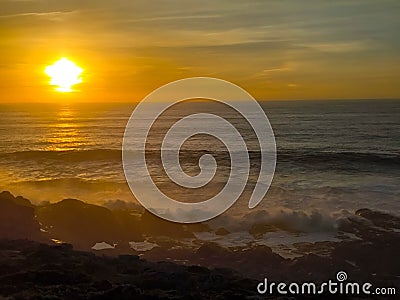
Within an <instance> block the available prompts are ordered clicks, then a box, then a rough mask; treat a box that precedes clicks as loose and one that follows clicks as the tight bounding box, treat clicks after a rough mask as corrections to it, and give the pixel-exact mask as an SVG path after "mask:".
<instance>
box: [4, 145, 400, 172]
mask: <svg viewBox="0 0 400 300" xmlns="http://www.w3.org/2000/svg"><path fill="white" fill-rule="evenodd" d="M167 151H168V150H167ZM204 153H211V154H213V155H214V156H215V158H216V159H217V160H218V161H219V163H222V164H225V162H227V163H229V161H230V160H229V155H228V153H227V152H226V151H223V150H217V151H209V150H198V149H197V150H182V151H181V159H183V160H184V161H189V162H190V161H193V162H196V161H197V160H198V159H199V158H200V156H201V155H202V154H204ZM248 153H249V156H250V159H252V160H254V161H255V162H256V164H257V160H258V161H259V158H260V152H259V151H248ZM147 157H148V158H150V159H151V158H154V157H160V150H150V151H148V153H147ZM277 158H278V159H277V162H278V166H279V165H283V166H285V164H287V163H289V164H294V165H304V166H313V167H316V166H321V167H330V168H333V169H358V168H360V167H363V168H364V167H368V168H370V167H374V166H382V167H385V168H391V169H398V167H399V166H400V153H362V152H322V151H313V150H286V149H280V150H278V152H277ZM0 161H5V162H10V161H23V162H24V163H25V162H27V161H39V162H41V161H46V162H47V163H49V162H52V161H53V162H66V163H83V162H97V161H102V162H112V163H118V162H121V161H122V151H121V150H117V149H91V150H68V151H36V150H34V151H19V152H11V153H3V154H0Z"/></svg>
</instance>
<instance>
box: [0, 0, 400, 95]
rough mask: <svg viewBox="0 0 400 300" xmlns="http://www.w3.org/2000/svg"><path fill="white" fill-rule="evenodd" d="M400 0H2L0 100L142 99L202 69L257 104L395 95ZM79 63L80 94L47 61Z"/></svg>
mask: <svg viewBox="0 0 400 300" xmlns="http://www.w3.org/2000/svg"><path fill="white" fill-rule="evenodd" d="M399 15H400V2H399V1H396V0H393V1H389V0H381V1H375V0H364V1H357V0H355V1H350V0H345V1H322V0H321V1H312V0H310V1H295V0H293V1H286V0H282V1H265V0H247V1H237V0H220V1H218V0H205V1H193V0H175V1H167V0H164V1H161V0H152V1H148V0H146V1H145V0H143V1H142V0H140V1H137V0H125V1H123V0H115V1H111V0H109V1H105V0H88V1H84V0H79V1H78V0H0V36H1V39H0V89H1V91H2V93H1V96H0V101H1V102H17V101H21V102H30V101H35V102H52V101H106V102H112V101H118V102H119V101H129V102H133V101H140V100H141V99H142V98H143V97H144V96H146V95H147V94H149V93H150V92H151V91H153V90H154V89H156V88H158V87H160V86H161V85H163V84H166V83H168V82H171V81H174V80H177V79H182V78H186V77H193V76H210V77H216V78H221V79H225V80H228V81H231V82H233V83H235V84H238V85H239V86H241V87H243V88H245V89H246V90H247V91H248V92H249V93H250V94H252V95H253V96H254V97H255V98H256V99H258V100H287V99H355V98H374V99H375V98H400V84H399V82H400V34H399V32H400V18H399ZM61 57H67V58H69V59H70V60H72V61H74V62H75V63H76V64H77V65H79V66H80V67H82V68H83V69H84V73H83V75H82V79H83V82H82V83H81V84H79V85H77V86H76V89H77V90H78V91H76V92H73V93H60V92H56V91H55V90H54V87H52V86H50V85H49V78H48V77H47V75H46V74H45V73H44V69H45V67H46V66H48V65H50V64H52V63H53V62H55V61H56V60H58V59H59V58H61Z"/></svg>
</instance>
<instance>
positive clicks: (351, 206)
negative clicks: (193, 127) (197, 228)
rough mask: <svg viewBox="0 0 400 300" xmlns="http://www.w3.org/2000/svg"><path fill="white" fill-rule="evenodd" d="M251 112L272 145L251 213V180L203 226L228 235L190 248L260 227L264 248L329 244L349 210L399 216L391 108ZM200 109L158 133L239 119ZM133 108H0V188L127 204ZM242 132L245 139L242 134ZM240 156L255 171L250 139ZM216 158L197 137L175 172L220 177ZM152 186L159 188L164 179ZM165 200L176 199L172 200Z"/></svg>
mask: <svg viewBox="0 0 400 300" xmlns="http://www.w3.org/2000/svg"><path fill="white" fill-rule="evenodd" d="M260 104H261V106H262V108H263V109H264V111H265V112H266V114H267V116H268V118H269V120H270V123H271V125H272V128H273V131H274V133H275V139H276V145H277V167H276V171H275V176H274V179H273V182H272V185H271V187H270V190H269V192H268V194H267V195H266V197H265V198H264V200H263V201H262V202H261V204H260V205H259V206H257V207H256V208H255V209H253V210H250V209H249V208H248V207H247V202H248V201H247V202H246V199H245V198H246V197H247V196H248V195H249V190H251V188H252V186H253V185H254V184H256V182H255V181H256V180H257V176H251V178H250V179H249V182H250V184H249V185H248V187H247V190H245V193H244V194H243V195H242V196H243V197H241V198H243V199H239V201H238V202H237V203H236V204H235V205H234V206H233V207H232V208H231V209H230V210H228V211H227V212H226V213H224V214H223V215H221V216H219V217H217V218H215V219H213V220H211V221H209V223H210V224H211V225H212V226H215V227H224V228H227V229H229V231H230V232H231V234H230V235H228V236H225V237H216V236H212V235H210V234H199V236H198V238H199V239H210V240H218V239H219V240H221V241H222V242H223V243H225V244H229V243H243V242H245V243H247V242H249V240H252V239H254V237H252V236H250V235H246V236H245V235H243V234H240V233H241V232H243V230H244V229H245V228H246V230H247V229H248V228H249V227H251V226H252V225H254V224H255V223H257V222H266V221H267V222H270V223H273V224H275V225H276V226H277V228H279V230H278V231H275V232H272V233H271V234H270V235H269V236H268V238H264V239H263V241H264V242H265V241H268V243H269V245H271V244H276V245H278V244H282V243H283V242H282V241H283V240H286V241H287V240H288V239H292V242H295V241H309V240H325V239H332V238H335V234H334V232H335V226H336V224H337V220H338V219H340V218H342V217H345V216H347V215H349V214H353V213H354V211H355V210H357V209H360V208H370V209H373V210H381V211H386V212H390V213H391V214H397V215H399V214H400V202H399V199H400V197H399V196H400V101H397V100H337V101H336V100H326V101H263V102H260ZM210 105H211V104H210V103H208V102H201V101H199V102H191V103H186V104H185V105H183V106H182V107H181V108H179V107H178V108H177V109H176V110H172V111H171V112H170V113H169V114H167V115H166V116H165V118H164V120H161V122H160V123H159V126H160V128H163V126H164V127H165V126H169V125H170V124H171V122H172V121H173V120H176V119H177V117H178V116H179V114H178V115H177V112H179V109H181V110H183V111H184V112H185V113H188V112H189V111H192V110H193V111H194V112H198V111H199V110H200V111H210V112H213V113H216V114H218V115H220V114H222V115H224V117H226V119H229V120H230V121H232V123H233V124H235V126H238V127H240V126H241V125H240V124H241V122H242V119H241V118H240V116H238V115H237V114H236V113H235V114H233V113H232V112H230V111H229V110H228V111H226V110H224V108H223V107H221V106H217V107H213V106H212V105H211V106H210ZM134 107H135V104H126V103H122V104H121V103H117V104H103V103H101V104H95V103H91V104H61V103H60V104H0V189H1V190H8V191H11V192H12V193H13V194H15V195H22V196H24V197H26V198H28V199H30V200H31V201H33V202H34V203H41V202H56V201H60V200H62V199H64V198H77V199H80V200H83V201H86V202H89V203H94V204H104V203H106V202H107V201H109V200H117V199H120V200H123V201H126V202H132V203H134V202H135V199H134V197H133V195H132V193H131V192H130V190H129V188H128V186H127V184H126V180H125V176H124V172H123V167H122V161H121V147H122V138H123V134H124V130H125V126H126V124H127V121H128V119H129V116H130V114H131V113H132V111H133V109H134ZM164 129H165V128H164ZM242 130H244V135H246V130H247V129H246V128H245V127H243V128H242ZM159 132H162V130H161V131H159ZM155 134H156V137H154V140H155V141H160V140H161V139H162V137H161V136H157V130H156V131H155ZM250 135H251V134H250V133H249V136H250ZM156 144H157V143H154V144H151V142H150V144H149V151H150V152H152V153H154V154H155V155H156V154H157V153H158V152H157V150H158V149H154V147H153V148H152V145H153V146H154V145H156ZM213 147H214V148H215V149H214V148H213ZM249 149H250V151H251V153H252V154H251V155H250V157H251V158H252V157H254V158H255V161H254V162H252V166H254V168H255V169H256V170H257V157H258V156H257V143H256V142H255V141H254V140H251V139H250V140H249ZM224 150H225V149H224V147H223V144H221V143H215V142H213V141H212V140H209V139H207V138H206V137H202V136H197V137H194V138H193V140H192V141H191V142H190V143H188V144H187V145H186V148H185V149H184V151H183V152H182V153H183V158H182V160H183V162H182V164H183V165H186V167H187V168H188V170H189V171H188V172H189V173H190V172H191V171H193V172H196V168H197V160H196V157H198V156H197V154H199V155H200V154H201V153H203V152H204V151H207V152H209V151H211V153H212V151H215V155H216V157H217V158H218V157H220V158H221V159H220V160H218V159H217V162H218V161H220V162H222V165H223V166H222V169H221V170H222V171H224V166H225V171H226V170H228V169H229V165H226V164H225V163H226V162H229V159H227V156H226V153H225V152H226V151H225V152H224ZM196 153H197V154H196ZM185 154H186V156H185ZM194 154H196V155H194ZM228 158H229V156H228ZM193 159H194V160H195V161H193ZM224 164H225V165H224ZM148 167H149V169H152V170H155V172H157V170H159V169H160V165H159V164H157V160H155V161H153V160H150V161H149V165H148ZM222 173H224V172H222ZM225 173H226V172H225ZM140 175H141V174H138V176H140ZM225 175H226V174H225ZM225 175H221V176H219V177H217V178H216V182H215V187H219V186H221V185H223V180H224V179H226V176H225ZM158 180H159V183H160V184H165V181H168V178H158ZM246 191H247V192H246ZM172 193H173V191H172ZM189 195H190V197H192V198H193V199H192V200H193V201H202V199H203V198H204V197H205V196H206V195H205V194H203V193H201V192H198V191H197V190H196V191H193V192H191V193H189ZM175 196H177V197H178V198H179V195H178V193H176V195H175ZM247 200H248V199H247ZM300 233H302V234H300Z"/></svg>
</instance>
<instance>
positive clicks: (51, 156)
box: [0, 149, 122, 162]
mask: <svg viewBox="0 0 400 300" xmlns="http://www.w3.org/2000/svg"><path fill="white" fill-rule="evenodd" d="M0 157H2V158H3V159H8V160H10V159H12V160H55V161H59V160H61V161H65V160H66V161H71V162H80V161H99V160H111V161H116V160H118V161H120V160H121V157H122V155H121V150H113V149H93V150H67V151H40V150H33V151H19V152H11V153H5V154H1V155H0Z"/></svg>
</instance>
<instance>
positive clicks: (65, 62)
mask: <svg viewBox="0 0 400 300" xmlns="http://www.w3.org/2000/svg"><path fill="white" fill-rule="evenodd" d="M44 72H45V73H46V74H47V75H48V76H49V77H50V82H49V84H51V85H53V86H55V87H56V88H55V89H56V91H58V92H64V93H68V92H73V91H74V90H73V89H72V86H73V85H75V84H78V83H81V82H82V78H81V74H82V72H83V69H82V68H80V67H78V66H77V65H76V64H75V63H74V62H72V61H70V60H69V59H68V58H65V57H63V58H61V59H59V60H58V61H56V62H55V63H54V64H52V65H51V66H48V67H46V68H45V70H44Z"/></svg>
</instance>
